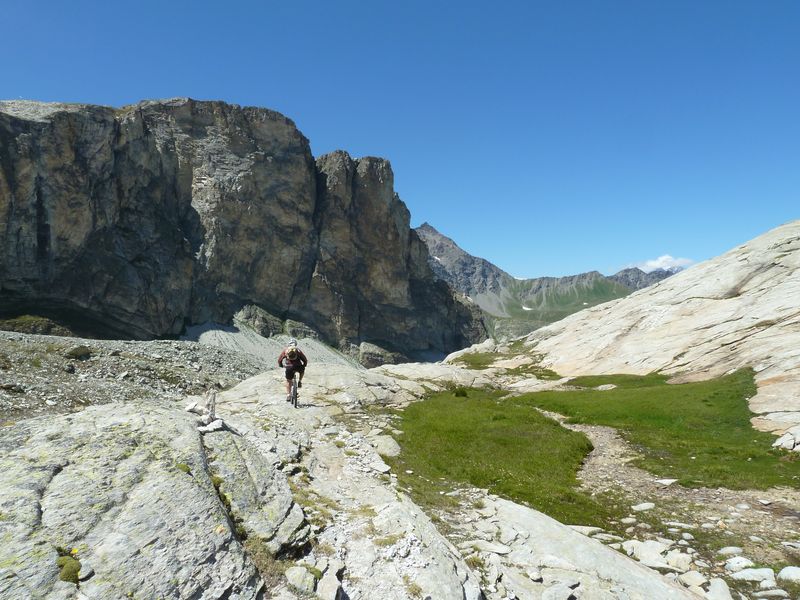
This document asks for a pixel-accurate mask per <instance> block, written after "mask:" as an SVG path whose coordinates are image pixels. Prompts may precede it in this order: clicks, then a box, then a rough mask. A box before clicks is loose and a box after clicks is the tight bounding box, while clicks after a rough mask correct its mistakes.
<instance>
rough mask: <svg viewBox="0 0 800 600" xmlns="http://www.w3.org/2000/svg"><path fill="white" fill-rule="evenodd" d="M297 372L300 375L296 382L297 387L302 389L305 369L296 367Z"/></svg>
mask: <svg viewBox="0 0 800 600" xmlns="http://www.w3.org/2000/svg"><path fill="white" fill-rule="evenodd" d="M297 372H298V373H299V374H300V379H299V381H298V382H297V387H299V388H301V387H303V375H305V372H306V368H305V367H303V366H300V367H297Z"/></svg>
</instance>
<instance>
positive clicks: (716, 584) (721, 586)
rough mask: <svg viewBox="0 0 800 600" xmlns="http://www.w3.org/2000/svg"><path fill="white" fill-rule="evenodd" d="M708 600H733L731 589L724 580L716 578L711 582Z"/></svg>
mask: <svg viewBox="0 0 800 600" xmlns="http://www.w3.org/2000/svg"><path fill="white" fill-rule="evenodd" d="M706 600H733V598H732V597H731V591H730V588H729V587H728V584H727V583H725V580H724V579H720V578H718V577H715V578H713V579H712V580H711V581H710V582H709V584H708V591H707V592H706Z"/></svg>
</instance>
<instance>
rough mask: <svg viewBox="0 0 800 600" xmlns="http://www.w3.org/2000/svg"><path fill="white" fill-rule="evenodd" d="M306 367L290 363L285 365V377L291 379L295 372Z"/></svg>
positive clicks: (299, 371)
mask: <svg viewBox="0 0 800 600" xmlns="http://www.w3.org/2000/svg"><path fill="white" fill-rule="evenodd" d="M305 370H306V368H305V367H304V366H303V365H290V366H288V367H286V379H287V380H289V381H291V379H292V378H293V377H294V374H295V373H304V372H305Z"/></svg>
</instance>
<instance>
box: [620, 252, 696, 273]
mask: <svg viewBox="0 0 800 600" xmlns="http://www.w3.org/2000/svg"><path fill="white" fill-rule="evenodd" d="M692 264H694V261H693V260H692V259H691V258H675V257H673V256H670V255H669V254H664V255H663V256H659V257H658V258H651V259H650V260H645V261H642V262H638V263H634V264H633V265H631V266H632V267H639V268H640V269H641V270H642V271H644V272H645V273H649V272H650V271H655V270H656V269H667V270H669V269H685V268H686V267H688V266H689V265H692Z"/></svg>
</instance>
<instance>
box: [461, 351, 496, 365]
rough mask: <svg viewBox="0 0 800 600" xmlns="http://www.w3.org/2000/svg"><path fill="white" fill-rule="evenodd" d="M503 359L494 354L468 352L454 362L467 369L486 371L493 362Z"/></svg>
mask: <svg viewBox="0 0 800 600" xmlns="http://www.w3.org/2000/svg"><path fill="white" fill-rule="evenodd" d="M501 358H504V356H503V355H500V354H497V353H496V352H468V353H466V354H462V355H461V356H459V357H458V358H457V359H456V360H455V362H456V363H459V364H462V365H464V366H465V367H467V368H468V369H488V368H489V367H491V366H492V363H494V361H496V360H499V359H501Z"/></svg>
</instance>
